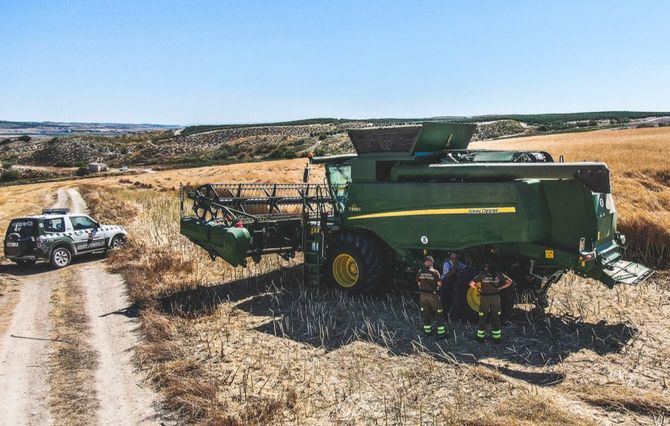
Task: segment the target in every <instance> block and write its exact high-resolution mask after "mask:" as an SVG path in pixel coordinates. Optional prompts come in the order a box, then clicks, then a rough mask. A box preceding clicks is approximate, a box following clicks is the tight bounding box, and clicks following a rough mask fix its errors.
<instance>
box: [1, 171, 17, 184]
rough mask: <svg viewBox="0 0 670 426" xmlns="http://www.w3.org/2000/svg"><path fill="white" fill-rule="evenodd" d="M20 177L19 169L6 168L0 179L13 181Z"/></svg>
mask: <svg viewBox="0 0 670 426" xmlns="http://www.w3.org/2000/svg"><path fill="white" fill-rule="evenodd" d="M19 177H20V173H19V171H18V170H11V169H10V170H5V171H4V172H2V174H1V175H0V181H1V182H11V181H15V180H17V179H18V178H19Z"/></svg>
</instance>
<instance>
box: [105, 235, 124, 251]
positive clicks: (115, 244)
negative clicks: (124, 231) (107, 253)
mask: <svg viewBox="0 0 670 426" xmlns="http://www.w3.org/2000/svg"><path fill="white" fill-rule="evenodd" d="M124 243H125V240H124V239H123V237H122V236H121V235H115V236H114V238H112V242H111V243H110V244H109V248H110V249H112V250H116V249H117V248H121V246H123V244H124Z"/></svg>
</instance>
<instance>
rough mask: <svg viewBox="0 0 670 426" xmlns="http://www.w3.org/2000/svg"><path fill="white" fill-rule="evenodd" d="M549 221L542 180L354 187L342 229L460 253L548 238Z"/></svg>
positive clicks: (394, 242) (409, 246)
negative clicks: (477, 248) (367, 232)
mask: <svg viewBox="0 0 670 426" xmlns="http://www.w3.org/2000/svg"><path fill="white" fill-rule="evenodd" d="M547 218H548V215H547V208H546V204H545V202H544V195H543V191H542V186H541V183H540V182H539V181H518V182H500V183H410V182H408V183H378V184H367V183H354V184H352V185H351V186H350V189H349V199H348V208H347V211H346V212H345V215H344V223H343V225H344V226H345V227H350V228H363V229H368V230H370V231H372V232H374V233H375V234H377V235H379V236H380V237H381V238H382V239H383V240H384V241H386V242H387V243H388V244H389V245H391V246H392V247H394V248H402V249H428V250H430V249H438V250H443V249H451V250H459V249H464V248H467V247H471V246H477V245H483V244H496V243H505V242H527V241H537V240H543V239H546V238H547V237H548V235H549V229H550V226H549V223H548V222H547Z"/></svg>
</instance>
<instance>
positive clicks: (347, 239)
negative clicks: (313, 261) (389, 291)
mask: <svg viewBox="0 0 670 426" xmlns="http://www.w3.org/2000/svg"><path fill="white" fill-rule="evenodd" d="M384 254H385V253H384V252H383V249H382V248H381V247H380V245H379V243H378V242H377V241H375V240H374V238H373V237H371V236H368V235H365V234H359V233H342V234H338V235H336V236H335V237H334V238H333V240H332V241H331V243H330V244H329V247H328V260H327V262H326V271H327V276H328V281H329V282H330V283H331V284H332V285H334V286H335V287H337V288H339V289H342V290H345V291H347V292H350V293H362V292H370V291H373V290H375V289H376V288H377V287H379V286H380V285H381V284H383V282H384V280H385V275H386V272H387V270H388V268H387V267H386V266H387V265H386V256H385V255H384Z"/></svg>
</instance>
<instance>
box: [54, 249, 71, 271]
mask: <svg viewBox="0 0 670 426" xmlns="http://www.w3.org/2000/svg"><path fill="white" fill-rule="evenodd" d="M70 262H72V253H70V250H68V249H67V248H65V247H58V248H56V249H55V250H54V251H52V252H51V262H50V263H51V266H53V267H54V268H63V267H65V266H67V265H69V264H70Z"/></svg>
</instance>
